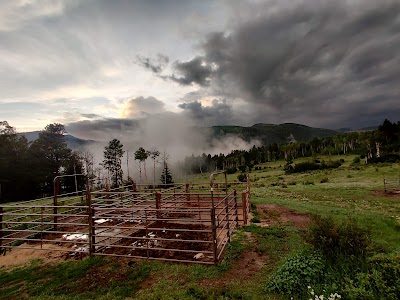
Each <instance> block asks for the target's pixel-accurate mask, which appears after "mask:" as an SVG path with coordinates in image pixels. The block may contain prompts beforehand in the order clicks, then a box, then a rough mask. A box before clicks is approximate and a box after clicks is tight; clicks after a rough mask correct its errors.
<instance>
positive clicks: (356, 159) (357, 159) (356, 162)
mask: <svg viewBox="0 0 400 300" xmlns="http://www.w3.org/2000/svg"><path fill="white" fill-rule="evenodd" d="M360 161H361V160H360V157H359V156H357V157H356V158H354V159H353V164H359V163H360Z"/></svg>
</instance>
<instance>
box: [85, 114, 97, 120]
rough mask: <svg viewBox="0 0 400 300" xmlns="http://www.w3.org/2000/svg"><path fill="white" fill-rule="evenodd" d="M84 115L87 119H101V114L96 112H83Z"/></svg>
mask: <svg viewBox="0 0 400 300" xmlns="http://www.w3.org/2000/svg"><path fill="white" fill-rule="evenodd" d="M81 116H82V117H84V118H87V119H99V118H101V116H99V115H96V114H81Z"/></svg>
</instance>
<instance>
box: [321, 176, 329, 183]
mask: <svg viewBox="0 0 400 300" xmlns="http://www.w3.org/2000/svg"><path fill="white" fill-rule="evenodd" d="M326 182H329V178H328V177H324V178H322V179H321V183H326Z"/></svg>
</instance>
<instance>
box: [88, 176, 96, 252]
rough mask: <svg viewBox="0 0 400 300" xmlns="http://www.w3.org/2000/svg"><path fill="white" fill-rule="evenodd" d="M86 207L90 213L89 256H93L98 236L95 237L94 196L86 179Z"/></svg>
mask: <svg viewBox="0 0 400 300" xmlns="http://www.w3.org/2000/svg"><path fill="white" fill-rule="evenodd" d="M86 206H87V213H88V225H89V228H88V229H89V234H88V242H89V256H90V257H91V256H93V254H94V253H95V252H96V248H95V244H96V235H95V226H94V214H95V211H94V207H93V205H92V195H91V193H90V189H89V185H88V179H86Z"/></svg>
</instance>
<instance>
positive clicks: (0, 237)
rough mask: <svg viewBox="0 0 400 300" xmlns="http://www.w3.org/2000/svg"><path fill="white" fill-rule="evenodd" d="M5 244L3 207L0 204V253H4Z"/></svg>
mask: <svg viewBox="0 0 400 300" xmlns="http://www.w3.org/2000/svg"><path fill="white" fill-rule="evenodd" d="M2 245H3V207H2V206H0V254H1V253H2V250H3V249H2Z"/></svg>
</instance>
